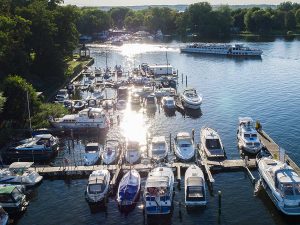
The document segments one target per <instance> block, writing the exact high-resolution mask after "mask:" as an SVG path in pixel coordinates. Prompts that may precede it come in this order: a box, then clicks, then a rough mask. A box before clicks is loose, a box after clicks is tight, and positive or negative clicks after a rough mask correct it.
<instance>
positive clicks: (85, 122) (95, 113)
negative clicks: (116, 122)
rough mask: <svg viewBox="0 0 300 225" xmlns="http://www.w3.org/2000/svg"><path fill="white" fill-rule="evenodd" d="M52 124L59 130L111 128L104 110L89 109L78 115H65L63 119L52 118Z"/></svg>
mask: <svg viewBox="0 0 300 225" xmlns="http://www.w3.org/2000/svg"><path fill="white" fill-rule="evenodd" d="M50 123H51V124H52V125H53V126H54V127H57V128H63V129H82V128H99V129H106V128H108V127H109V120H108V118H107V116H106V115H105V113H104V112H103V110H102V109H99V108H87V109H83V110H81V111H79V112H78V114H71V115H65V116H64V117H62V118H54V119H53V118H51V119H50Z"/></svg>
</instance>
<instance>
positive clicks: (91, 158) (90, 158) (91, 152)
mask: <svg viewBox="0 0 300 225" xmlns="http://www.w3.org/2000/svg"><path fill="white" fill-rule="evenodd" d="M100 155H101V148H100V146H99V144H98V143H88V144H87V145H86V146H85V153H84V156H83V164H84V165H85V166H92V165H95V164H96V163H97V162H98V161H99V160H100Z"/></svg>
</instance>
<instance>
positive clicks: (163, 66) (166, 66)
mask: <svg viewBox="0 0 300 225" xmlns="http://www.w3.org/2000/svg"><path fill="white" fill-rule="evenodd" d="M149 68H150V69H155V68H168V69H169V68H170V69H171V68H172V66H171V65H170V64H168V65H150V66H149Z"/></svg>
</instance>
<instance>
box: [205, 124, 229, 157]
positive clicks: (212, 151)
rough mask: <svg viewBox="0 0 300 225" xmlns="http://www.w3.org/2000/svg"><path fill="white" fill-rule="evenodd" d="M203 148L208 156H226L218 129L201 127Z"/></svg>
mask: <svg viewBox="0 0 300 225" xmlns="http://www.w3.org/2000/svg"><path fill="white" fill-rule="evenodd" d="M201 150H202V151H203V152H204V153H205V154H206V156H207V157H208V158H224V157H225V151H224V146H223V143H222V141H221V138H220V136H219V134H218V133H217V131H215V130H213V129H212V128H209V127H203V128H202V129H201Z"/></svg>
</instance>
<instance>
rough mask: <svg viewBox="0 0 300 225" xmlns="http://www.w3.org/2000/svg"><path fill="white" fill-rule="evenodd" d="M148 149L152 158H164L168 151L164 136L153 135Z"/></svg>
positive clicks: (158, 159)
mask: <svg viewBox="0 0 300 225" xmlns="http://www.w3.org/2000/svg"><path fill="white" fill-rule="evenodd" d="M149 149H150V154H151V158H152V159H154V160H157V161H160V160H163V159H165V158H166V157H167V155H168V151H169V149H168V144H167V141H166V138H165V136H155V137H153V138H152V140H151V144H150V148H149Z"/></svg>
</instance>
